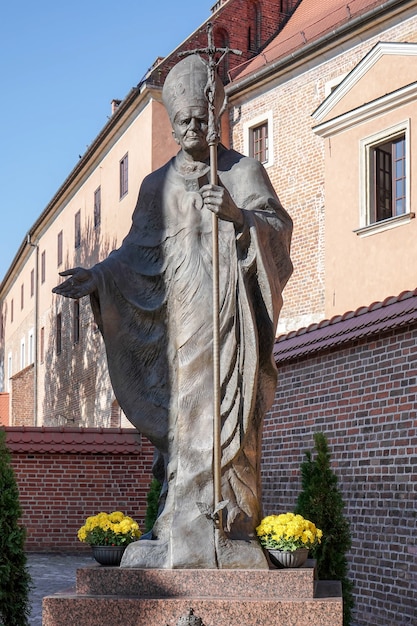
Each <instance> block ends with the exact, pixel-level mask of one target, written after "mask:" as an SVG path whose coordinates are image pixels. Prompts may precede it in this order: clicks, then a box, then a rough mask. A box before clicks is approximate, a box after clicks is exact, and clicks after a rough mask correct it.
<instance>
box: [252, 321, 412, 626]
mask: <svg viewBox="0 0 417 626" xmlns="http://www.w3.org/2000/svg"><path fill="white" fill-rule="evenodd" d="M284 344H285V341H284ZM416 399H417V325H416V324H414V325H409V326H406V327H403V328H400V329H398V330H392V331H390V332H387V333H385V334H379V335H373V336H369V337H365V338H364V339H362V340H357V339H356V340H355V341H353V342H351V343H350V344H348V345H346V344H343V345H339V346H338V347H337V348H336V349H333V350H329V349H328V348H327V349H325V350H324V351H321V352H316V353H314V354H311V356H304V357H302V356H299V357H298V358H296V359H295V360H285V359H283V361H282V362H281V363H280V366H279V386H278V390H277V393H276V398H275V404H274V406H273V409H272V411H271V412H270V414H269V415H268V416H267V419H266V424H265V435H264V450H263V484H264V505H265V513H266V514H270V513H275V512H277V511H278V512H285V511H287V510H288V511H291V510H292V509H293V507H294V505H295V503H296V499H297V495H298V493H299V491H300V488H301V480H300V464H301V463H302V461H303V460H305V456H304V453H305V451H306V450H312V449H313V446H314V441H313V433H314V432H317V431H319V432H323V433H324V434H325V435H326V437H327V438H328V443H329V447H330V451H331V454H332V465H333V468H334V471H335V472H336V474H337V476H338V479H339V487H340V489H341V491H342V494H343V498H344V501H345V511H344V513H345V516H346V518H347V519H348V520H349V522H350V524H351V534H352V540H353V545H352V549H351V552H350V554H349V555H348V556H349V564H350V574H349V576H350V578H351V579H352V581H353V582H354V586H355V587H354V596H355V602H356V609H355V623H357V624H360V625H361V626H386V625H387V624H390V623H391V624H395V625H396V626H402V625H405V624H414V623H415V619H416V616H417V598H416V593H415V588H416V582H417V540H416V523H417V509H416V501H417V418H416Z"/></svg>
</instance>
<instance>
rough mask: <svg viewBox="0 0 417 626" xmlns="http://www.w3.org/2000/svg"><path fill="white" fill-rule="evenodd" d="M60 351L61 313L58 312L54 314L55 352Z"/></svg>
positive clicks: (58, 352)
mask: <svg viewBox="0 0 417 626" xmlns="http://www.w3.org/2000/svg"><path fill="white" fill-rule="evenodd" d="M61 351H62V315H61V313H58V315H57V316H56V353H57V354H61Z"/></svg>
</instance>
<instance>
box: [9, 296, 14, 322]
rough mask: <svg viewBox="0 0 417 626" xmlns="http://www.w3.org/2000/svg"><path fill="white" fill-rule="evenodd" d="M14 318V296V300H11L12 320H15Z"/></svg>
mask: <svg viewBox="0 0 417 626" xmlns="http://www.w3.org/2000/svg"><path fill="white" fill-rule="evenodd" d="M13 318H14V300H13V298H12V301H11V302H10V321H11V322H13Z"/></svg>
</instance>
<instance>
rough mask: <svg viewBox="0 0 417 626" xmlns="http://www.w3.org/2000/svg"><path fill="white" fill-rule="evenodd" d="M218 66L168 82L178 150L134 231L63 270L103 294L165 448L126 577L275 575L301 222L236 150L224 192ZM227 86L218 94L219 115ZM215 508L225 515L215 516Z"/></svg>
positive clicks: (190, 69) (142, 195)
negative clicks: (168, 571)
mask: <svg viewBox="0 0 417 626" xmlns="http://www.w3.org/2000/svg"><path fill="white" fill-rule="evenodd" d="M206 83H207V66H206V63H205V62H204V61H203V59H202V58H201V57H200V56H198V55H192V56H189V57H187V58H185V59H184V60H182V61H180V62H179V63H178V64H177V65H176V66H174V68H173V69H172V70H171V72H170V73H169V74H168V76H167V79H166V81H165V84H164V88H163V101H164V104H165V106H166V109H167V111H168V114H169V117H170V120H171V123H172V128H173V135H174V138H175V140H176V141H177V143H178V144H179V146H180V150H179V152H178V154H177V155H176V156H175V157H174V158H172V159H171V160H170V161H169V162H168V163H166V164H165V165H164V166H163V167H162V168H160V169H158V170H157V171H155V172H152V173H151V174H149V175H148V176H147V177H146V178H145V179H144V180H143V182H142V185H141V189H140V192H139V197H138V201H137V205H136V208H135V211H134V214H133V217H132V226H131V229H130V232H129V233H128V235H127V236H126V238H125V239H124V241H123V243H122V245H121V247H120V248H119V249H118V250H115V251H113V252H112V253H111V254H110V255H109V256H108V257H107V258H106V259H105V260H104V261H102V262H100V263H98V264H97V265H95V266H94V267H92V268H91V269H83V268H75V269H71V270H67V271H65V272H62V275H63V276H65V277H67V278H66V280H65V281H64V282H63V283H61V284H60V285H59V286H57V287H55V289H54V292H55V293H57V294H61V295H63V296H65V297H69V298H81V297H83V296H86V295H90V298H91V304H92V308H93V312H94V316H95V319H96V321H97V324H98V326H99V328H100V331H101V333H102V336H103V339H104V342H105V345H106V351H107V359H108V367H109V372H110V377H111V381H112V385H113V388H114V392H115V395H116V397H117V399H118V402H119V404H120V406H121V408H122V409H123V411H124V413H125V414H126V416H127V417H128V419H129V420H130V421H131V423H132V424H133V425H134V426H135V427H136V428H137V429H138V431H140V432H141V433H142V434H143V435H145V436H146V437H148V438H149V440H150V441H151V442H152V443H153V444H154V445H155V448H156V450H157V454H158V460H157V462H156V464H155V468H156V472H157V474H158V476H159V478H160V480H161V482H162V483H163V487H162V491H161V501H160V507H159V515H158V518H157V520H156V522H155V525H154V528H153V530H152V532H151V533H149V534H148V535H147V536H144V538H143V539H141V540H140V541H138V542H135V543H133V544H131V545H129V546H128V548H127V550H126V552H125V555H124V557H123V561H122V567H148V568H150V567H155V568H156V567H160V568H267V567H268V565H267V562H266V559H265V557H264V554H263V552H262V548H261V547H260V545H259V543H258V541H257V539H256V535H255V527H256V526H257V525H258V524H259V521H260V518H261V515H262V512H261V481H260V461H261V436H262V424H263V418H264V415H265V412H266V411H267V410H268V409H269V408H270V406H271V404H272V401H273V398H274V393H275V388H276V383H277V370H276V365H275V362H274V359H273V354H272V352H273V346H274V340H275V333H276V327H277V322H278V314H279V311H280V308H281V306H282V290H283V288H284V286H285V284H286V282H287V280H288V278H289V277H290V275H291V271H292V264H291V260H290V254H289V251H290V239H291V231H292V222H291V219H290V217H289V216H288V214H287V213H286V211H285V210H284V209H283V207H282V206H281V204H280V202H279V200H278V198H277V195H276V193H275V191H274V189H273V187H272V185H271V182H270V181H269V178H268V176H267V174H266V172H265V169H264V168H263V166H262V165H261V163H260V162H259V161H257V160H255V159H252V158H249V157H246V156H243V155H241V154H239V153H237V152H235V151H234V150H228V149H226V148H225V147H224V146H223V145H222V144H219V145H218V148H217V172H218V184H217V185H213V184H210V182H209V178H208V174H209V167H210V165H209V147H208V142H207V132H208V105H207V100H206V93H205V88H206ZM223 101H224V88H223V85H222V83H221V81H220V80H219V79H217V84H216V102H215V106H216V112H217V114H219V112H220V110H221V108H222V105H223ZM212 213H215V214H216V215H217V217H218V247H219V248H218V249H219V335H220V348H219V349H220V398H221V407H220V411H221V425H220V429H221V430H220V438H221V497H222V500H223V503H222V505H223V506H224V509H223V512H222V527H221V528H216V525H215V524H214V523H213V517H214V515H213V514H212V511H213V508H214V500H213V370H212V350H213V320H212V315H211V311H212V279H213V276H212V273H213V271H212V267H213V264H212V247H211V246H212V241H211V240H212V219H211V216H212ZM210 512H211V513H210Z"/></svg>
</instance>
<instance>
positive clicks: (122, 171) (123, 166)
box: [119, 154, 129, 199]
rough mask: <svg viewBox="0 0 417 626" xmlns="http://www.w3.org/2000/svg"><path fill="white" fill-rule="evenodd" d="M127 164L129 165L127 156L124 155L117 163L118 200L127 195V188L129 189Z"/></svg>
mask: <svg viewBox="0 0 417 626" xmlns="http://www.w3.org/2000/svg"><path fill="white" fill-rule="evenodd" d="M128 164H129V158H128V154H125V155H124V157H123V159H121V161H120V163H119V177H120V199H121V198H123V197H124V196H125V195H126V194H127V191H128V187H129V174H128Z"/></svg>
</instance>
